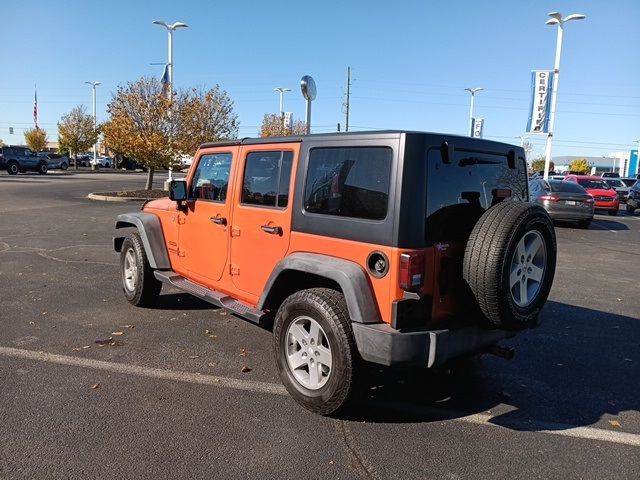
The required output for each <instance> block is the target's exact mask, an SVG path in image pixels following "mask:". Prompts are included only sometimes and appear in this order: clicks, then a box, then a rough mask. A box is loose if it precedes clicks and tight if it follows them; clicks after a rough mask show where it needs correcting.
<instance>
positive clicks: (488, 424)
mask: <svg viewBox="0 0 640 480" xmlns="http://www.w3.org/2000/svg"><path fill="white" fill-rule="evenodd" d="M144 180H145V175H144V174H133V173H130V174H117V173H105V172H100V173H89V172H87V173H73V172H71V173H69V174H65V175H61V174H52V175H46V176H39V175H19V176H15V177H9V176H8V175H6V174H5V173H4V172H2V173H0V219H1V220H2V221H1V222H0V317H1V318H2V322H1V325H2V330H1V333H0V478H3V479H4V478H11V479H13V478H29V479H32V478H118V479H120V478H172V479H175V478H261V479H264V478H298V477H304V478H311V479H315V478H318V479H319V478H345V479H348V478H370V479H371V478H373V479H383V478H430V479H435V478H438V479H440V478H442V479H467V478H469V479H476V478H483V479H484V478H500V479H502V478H509V479H517V478H522V479H533V478H540V479H543V478H544V479H549V478H562V479H574V478H576V479H577V478H581V479H587V478H594V479H602V478H616V479H623V478H629V479H632V478H633V479H637V478H640V412H639V410H640V318H639V317H640V294H639V291H638V290H639V289H638V285H640V283H639V281H640V249H639V245H640V212H636V214H635V215H633V216H630V215H627V214H626V212H624V210H621V211H620V214H619V215H618V216H617V217H610V216H608V215H606V214H605V215H597V216H596V218H595V220H594V222H593V223H592V226H591V228H590V229H589V230H581V229H577V228H574V227H573V226H571V225H560V226H558V227H557V228H556V232H557V237H558V249H559V253H558V268H557V272H556V278H555V282H554V286H553V289H552V292H551V296H550V300H549V302H548V303H547V306H546V307H545V311H544V323H543V325H542V326H541V327H540V328H539V329H537V330H534V331H530V332H526V333H524V334H522V335H520V336H518V337H517V338H516V339H514V340H512V341H510V342H506V344H508V345H510V346H513V347H515V349H516V356H515V358H514V359H513V360H512V361H505V360H502V359H499V358H495V357H491V356H483V357H482V358H481V359H480V360H474V361H469V362H467V363H464V364H463V365H461V366H460V367H459V368H457V369H454V370H452V371H449V372H446V371H442V372H435V373H424V372H416V371H407V372H401V373H398V372H396V373H394V372H387V371H379V372H377V373H375V374H374V376H373V377H372V379H371V385H370V390H369V396H368V398H367V400H366V401H365V402H364V403H363V405H361V407H360V408H359V409H358V410H357V411H356V412H352V413H351V415H350V416H349V417H347V418H341V419H332V418H323V417H320V416H317V415H313V414H311V413H309V412H307V411H305V410H303V409H302V408H301V407H299V406H298V405H297V404H296V403H295V402H294V401H293V400H292V399H290V398H289V397H288V396H287V395H286V394H285V392H284V389H283V388H282V387H281V385H280V383H279V380H278V377H277V373H276V369H275V365H274V362H273V358H272V352H271V335H270V332H268V331H266V330H262V329H259V328H257V327H255V326H254V325H252V324H249V323H247V322H244V321H243V320H240V319H238V318H236V317H234V316H232V315H227V314H225V312H223V311H221V310H217V309H215V308H213V307H212V306H211V305H209V304H206V303H203V302H200V301H198V300H196V299H193V298H191V297H189V296H188V295H186V294H182V293H179V292H178V291H173V290H170V289H168V288H167V287H164V288H163V295H162V297H161V302H160V304H159V306H158V307H157V308H155V309H139V308H135V307H132V306H130V305H129V304H128V303H127V302H126V301H125V299H124V297H123V295H122V293H121V287H120V276H119V268H118V257H117V254H115V253H114V252H113V251H112V246H111V237H112V235H113V224H114V219H115V217H116V215H117V214H119V213H123V212H126V211H131V210H137V209H138V208H139V205H140V203H114V202H96V201H92V200H89V199H87V194H88V193H90V192H99V191H113V190H120V189H134V188H142V187H143V186H144ZM161 182H162V178H161V176H157V177H156V185H157V186H159V185H160V184H161ZM109 339H111V340H110V341H109ZM96 342H98V343H96ZM245 367H246V368H245ZM243 370H245V372H244V373H243ZM246 370H249V371H246Z"/></svg>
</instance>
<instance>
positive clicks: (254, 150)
mask: <svg viewBox="0 0 640 480" xmlns="http://www.w3.org/2000/svg"><path fill="white" fill-rule="evenodd" d="M299 152H300V144H299V143H289V144H284V143H283V144H269V145H245V146H243V147H242V148H241V149H240V158H241V161H240V165H239V170H238V178H237V183H236V185H239V186H240V188H237V189H236V191H235V193H234V199H233V203H234V210H233V222H232V227H231V265H230V273H231V275H232V277H231V278H232V281H233V284H234V285H235V286H236V287H237V288H238V289H240V290H242V291H243V292H245V293H247V294H249V297H250V298H253V299H257V298H258V297H259V296H260V294H261V293H262V289H263V288H264V285H265V284H266V282H267V279H268V278H269V275H270V274H271V272H272V271H273V268H274V266H275V265H276V264H277V263H278V261H279V260H280V259H282V258H283V257H284V256H285V254H286V253H287V249H288V247H289V234H290V230H291V208H292V199H293V198H292V196H293V195H292V194H293V187H292V181H293V180H292V179H293V178H294V176H295V165H296V164H297V160H298V155H299Z"/></svg>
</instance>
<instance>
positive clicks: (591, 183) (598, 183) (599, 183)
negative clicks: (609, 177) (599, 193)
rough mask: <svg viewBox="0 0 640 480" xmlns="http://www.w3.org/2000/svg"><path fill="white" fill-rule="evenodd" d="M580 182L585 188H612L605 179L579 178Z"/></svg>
mask: <svg viewBox="0 0 640 480" xmlns="http://www.w3.org/2000/svg"><path fill="white" fill-rule="evenodd" d="M578 184H579V185H582V186H583V187H584V188H594V189H599V190H611V187H610V186H609V185H607V183H606V182H605V181H604V180H587V179H585V178H582V179H581V178H579V179H578Z"/></svg>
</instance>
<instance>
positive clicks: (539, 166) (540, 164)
mask: <svg viewBox="0 0 640 480" xmlns="http://www.w3.org/2000/svg"><path fill="white" fill-rule="evenodd" d="M555 167H556V166H555V164H554V163H553V162H549V171H550V172H552V171H553V170H554V169H555ZM531 170H533V171H534V172H541V171H542V170H544V157H541V158H538V159H536V160H534V161H533V162H531Z"/></svg>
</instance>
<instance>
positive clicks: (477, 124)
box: [472, 118, 484, 138]
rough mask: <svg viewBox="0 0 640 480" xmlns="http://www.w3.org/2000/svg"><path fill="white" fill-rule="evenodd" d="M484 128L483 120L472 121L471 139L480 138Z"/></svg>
mask: <svg viewBox="0 0 640 480" xmlns="http://www.w3.org/2000/svg"><path fill="white" fill-rule="evenodd" d="M483 128H484V118H474V119H473V132H472V136H473V138H482V129H483Z"/></svg>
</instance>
